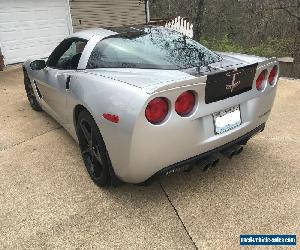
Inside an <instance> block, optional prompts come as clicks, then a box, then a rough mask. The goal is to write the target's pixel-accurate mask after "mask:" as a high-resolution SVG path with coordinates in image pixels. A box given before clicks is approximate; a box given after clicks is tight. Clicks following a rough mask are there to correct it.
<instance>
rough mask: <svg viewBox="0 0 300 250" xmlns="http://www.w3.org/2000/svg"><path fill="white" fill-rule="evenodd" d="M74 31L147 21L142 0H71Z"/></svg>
mask: <svg viewBox="0 0 300 250" xmlns="http://www.w3.org/2000/svg"><path fill="white" fill-rule="evenodd" d="M70 7H71V15H72V21H73V27H74V31H78V30H81V29H86V28H95V27H112V26H122V25H131V24H144V23H145V22H146V14H145V1H144V0H142V1H140V0H73V1H72V0H70Z"/></svg>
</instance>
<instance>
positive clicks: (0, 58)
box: [0, 48, 5, 71]
mask: <svg viewBox="0 0 300 250" xmlns="http://www.w3.org/2000/svg"><path fill="white" fill-rule="evenodd" d="M4 66H5V65H4V56H3V55H2V52H1V48H0V71H2V70H3V69H4Z"/></svg>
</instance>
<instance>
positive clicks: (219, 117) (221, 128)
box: [213, 106, 242, 134]
mask: <svg viewBox="0 0 300 250" xmlns="http://www.w3.org/2000/svg"><path fill="white" fill-rule="evenodd" d="M213 117H214V122H215V133H216V134H222V133H225V132H227V131H229V130H232V129H234V128H236V127H238V126H240V125H241V123H242V120H241V111H240V106H234V107H232V108H228V109H225V110H222V111H220V112H217V113H214V114H213Z"/></svg>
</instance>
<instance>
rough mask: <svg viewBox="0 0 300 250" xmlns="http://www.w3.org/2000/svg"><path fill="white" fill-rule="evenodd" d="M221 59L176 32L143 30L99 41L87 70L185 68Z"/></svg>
mask: <svg viewBox="0 0 300 250" xmlns="http://www.w3.org/2000/svg"><path fill="white" fill-rule="evenodd" d="M220 60H222V58H221V57H220V56H218V55H217V54H215V53H214V52H212V51H210V50H208V49H207V48H205V47H204V46H202V45H201V44H199V43H198V42H196V41H194V40H192V39H190V38H187V37H185V36H183V35H182V34H180V33H178V32H175V31H172V30H169V29H166V28H163V27H146V28H143V29H142V30H136V31H130V32H127V33H125V34H118V35H114V36H111V37H108V38H105V39H104V40H102V41H100V42H99V43H98V44H97V45H96V46H95V48H94V50H93V51H92V53H91V56H90V58H89V61H88V64H87V68H88V69H95V68H141V69H187V68H194V67H201V66H204V65H208V64H211V63H214V62H217V61H220Z"/></svg>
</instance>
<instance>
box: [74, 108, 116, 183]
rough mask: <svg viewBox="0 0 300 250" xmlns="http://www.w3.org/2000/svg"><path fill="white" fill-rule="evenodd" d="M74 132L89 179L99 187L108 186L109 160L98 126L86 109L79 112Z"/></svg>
mask: <svg viewBox="0 0 300 250" xmlns="http://www.w3.org/2000/svg"><path fill="white" fill-rule="evenodd" d="M76 132H77V137H78V141H79V146H80V149H81V155H82V158H83V161H84V164H85V166H86V169H87V171H88V173H89V175H90V177H91V179H92V180H93V181H94V183H95V184H96V185H98V186H100V187H105V186H109V185H110V184H111V177H110V168H111V162H110V159H109V155H108V152H107V150H106V147H105V143H104V141H103V138H102V136H101V134H100V131H99V129H98V126H97V124H96V123H95V121H94V119H93V117H92V116H91V114H90V113H89V112H88V111H86V110H83V111H81V112H80V113H79V115H78V119H77V124H76Z"/></svg>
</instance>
